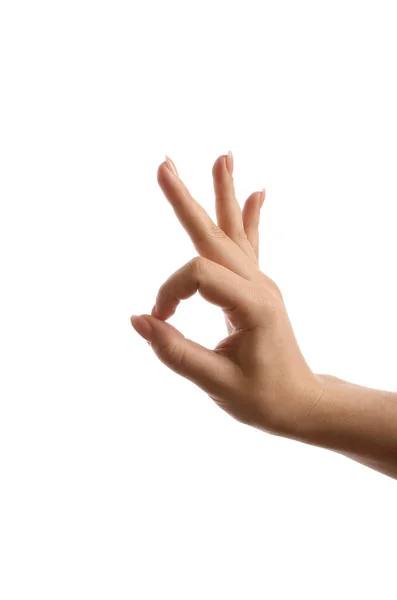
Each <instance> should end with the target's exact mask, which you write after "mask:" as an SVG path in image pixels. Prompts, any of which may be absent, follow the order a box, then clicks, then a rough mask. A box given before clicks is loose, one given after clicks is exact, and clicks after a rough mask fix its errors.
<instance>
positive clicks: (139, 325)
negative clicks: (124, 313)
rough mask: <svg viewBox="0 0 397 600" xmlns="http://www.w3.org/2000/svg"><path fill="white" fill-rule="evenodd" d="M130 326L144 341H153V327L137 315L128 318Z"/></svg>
mask: <svg viewBox="0 0 397 600" xmlns="http://www.w3.org/2000/svg"><path fill="white" fill-rule="evenodd" d="M130 321H131V325H132V326H133V328H134V329H135V331H136V332H137V333H139V335H140V336H142V337H143V338H144V339H145V340H146V341H148V342H151V341H152V339H153V327H152V326H151V325H150V323H149V322H148V321H147V320H146V319H145V318H144V317H139V316H138V315H132V316H131V317H130Z"/></svg>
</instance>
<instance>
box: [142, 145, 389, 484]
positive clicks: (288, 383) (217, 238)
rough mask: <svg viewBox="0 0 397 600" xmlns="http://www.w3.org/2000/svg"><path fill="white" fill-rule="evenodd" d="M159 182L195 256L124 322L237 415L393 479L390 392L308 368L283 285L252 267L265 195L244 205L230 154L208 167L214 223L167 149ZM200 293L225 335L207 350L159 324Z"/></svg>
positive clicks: (168, 363)
mask: <svg viewBox="0 0 397 600" xmlns="http://www.w3.org/2000/svg"><path fill="white" fill-rule="evenodd" d="M166 159H167V160H166V161H164V162H163V163H161V165H160V166H159V168H158V171H157V181H158V183H159V185H160V187H161V189H162V191H163V193H164V195H165V197H166V198H167V200H168V201H169V203H170V204H171V206H172V207H173V209H174V211H175V214H176V216H177V218H178V219H179V221H180V223H181V224H182V226H183V227H184V228H185V230H186V232H187V233H188V235H189V236H190V238H191V240H192V242H193V244H194V247H195V249H196V250H197V253H198V256H196V257H194V258H193V259H192V260H191V261H189V262H188V263H187V264H185V265H184V266H182V267H181V268H180V269H179V270H178V271H176V272H175V273H174V274H172V275H171V276H170V277H169V279H167V281H166V282H165V283H163V285H162V286H161V287H160V289H159V291H158V294H157V298H156V303H155V305H154V307H153V309H152V312H151V314H150V315H149V314H146V315H140V316H137V315H133V316H132V317H131V324H132V325H133V327H134V328H135V330H136V331H137V332H138V333H139V334H140V335H141V336H142V337H143V338H144V339H145V340H146V341H147V342H148V343H149V344H150V345H151V347H152V349H153V351H154V352H155V354H156V355H157V357H158V358H159V359H160V360H161V361H162V362H163V363H164V364H165V365H166V366H167V367H169V368H170V369H172V370H173V371H174V372H176V373H178V374H179V375H181V376H183V377H185V378H187V379H189V380H190V381H192V382H193V383H194V384H196V385H198V386H199V387H200V388H201V389H202V390H203V391H205V392H206V393H207V394H208V395H209V396H210V397H211V398H212V399H213V400H214V401H215V402H216V403H217V404H218V406H220V407H221V408H222V409H223V410H225V411H226V412H228V413H229V414H230V415H231V416H233V417H234V418H235V419H237V420H238V421H240V422H242V423H244V424H247V425H251V426H253V427H256V428H258V429H261V430H263V431H266V432H268V433H272V434H275V435H282V436H285V437H289V438H293V439H296V440H298V441H301V442H305V443H308V444H312V445H317V446H321V447H323V448H328V449H330V450H333V451H336V452H339V453H341V454H344V455H345V456H347V457H349V458H351V459H353V460H356V461H358V462H360V463H362V464H365V465H366V466H369V467H371V468H373V469H376V470H378V471H381V472H382V473H385V474H387V475H389V476H391V477H394V478H397V393H393V392H387V391H381V390H374V389H372V388H366V387H363V386H359V385H355V384H353V383H350V382H347V381H344V380H342V379H339V378H337V377H334V376H331V375H326V374H324V375H318V374H315V373H313V371H312V370H311V369H310V367H309V365H308V364H307V363H306V361H305V359H304V357H303V355H302V352H301V351H300V348H299V346H298V343H297V340H296V338H295V335H294V332H293V329H292V325H291V322H290V320H289V317H288V314H287V311H286V307H285V304H284V301H283V297H282V293H281V291H280V289H279V288H278V286H277V285H276V283H275V282H274V281H273V280H272V279H270V278H269V277H268V276H267V275H265V273H263V272H262V271H261V270H260V269H259V264H258V250H259V218H260V212H261V207H262V205H263V202H264V199H265V193H264V191H263V192H253V193H252V194H251V195H250V196H249V197H248V198H247V200H246V201H245V204H244V206H243V209H242V210H241V209H240V205H239V203H238V201H237V199H236V195H235V190H234V183H233V157H232V155H231V153H229V155H221V156H220V157H218V158H217V160H216V161H215V163H214V165H213V169H212V176H213V183H214V192H215V205H216V216H217V223H214V222H213V221H212V219H211V218H210V217H209V215H208V214H207V213H206V211H205V210H204V209H203V207H202V206H201V205H200V204H199V203H198V202H197V201H196V200H195V199H194V198H193V197H192V195H191V194H190V192H189V190H188V189H187V187H186V186H185V184H184V183H183V182H182V180H181V179H180V177H179V176H178V172H177V170H176V167H175V165H174V163H173V162H172V161H171V159H169V158H168V157H166ZM196 292H198V293H199V294H200V295H201V296H202V297H203V298H204V299H205V300H207V301H208V302H211V303H212V304H215V305H217V306H219V307H220V308H221V309H222V311H223V314H224V317H225V320H226V325H227V330H228V334H229V335H228V336H227V337H226V338H224V339H223V340H221V341H220V342H219V344H218V345H217V346H216V347H215V349H213V350H210V349H208V348H205V347H203V346H201V345H199V344H197V343H195V342H194V341H192V340H189V339H186V338H185V337H184V336H183V335H182V333H181V332H179V331H178V330H177V329H176V328H175V327H173V326H172V325H171V324H170V323H167V319H169V318H170V317H171V316H172V315H173V314H174V313H175V310H176V308H177V306H178V304H179V302H180V301H181V300H185V299H187V298H189V297H191V296H193V294H195V293H196Z"/></svg>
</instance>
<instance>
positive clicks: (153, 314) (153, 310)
mask: <svg viewBox="0 0 397 600" xmlns="http://www.w3.org/2000/svg"><path fill="white" fill-rule="evenodd" d="M151 314H152V317H157V310H156V305H154V306H153V308H152V313H151Z"/></svg>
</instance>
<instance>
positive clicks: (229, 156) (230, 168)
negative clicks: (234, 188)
mask: <svg viewBox="0 0 397 600" xmlns="http://www.w3.org/2000/svg"><path fill="white" fill-rule="evenodd" d="M233 166H234V161H233V154H232V153H231V151H230V150H229V152H228V153H227V156H226V168H227V170H228V171H229V175H233Z"/></svg>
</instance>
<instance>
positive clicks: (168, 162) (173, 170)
mask: <svg viewBox="0 0 397 600" xmlns="http://www.w3.org/2000/svg"><path fill="white" fill-rule="evenodd" d="M165 164H166V165H167V167H168V169H169V170H170V171H171V173H172V174H173V175H176V176H177V177H179V175H178V171H177V170H176V166H175V165H174V163H173V162H172V160H171V159H170V157H169V156H167V155H165Z"/></svg>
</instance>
